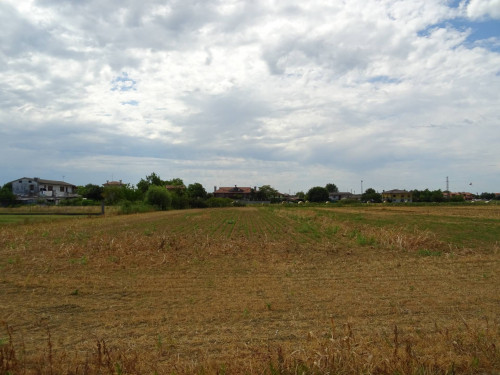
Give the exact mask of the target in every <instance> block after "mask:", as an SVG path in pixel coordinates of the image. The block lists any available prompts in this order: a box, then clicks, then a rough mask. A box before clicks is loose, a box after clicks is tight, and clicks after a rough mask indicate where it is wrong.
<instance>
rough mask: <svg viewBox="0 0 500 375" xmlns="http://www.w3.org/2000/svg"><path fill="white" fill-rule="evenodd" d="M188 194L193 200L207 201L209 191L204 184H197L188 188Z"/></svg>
mask: <svg viewBox="0 0 500 375" xmlns="http://www.w3.org/2000/svg"><path fill="white" fill-rule="evenodd" d="M187 194H188V196H189V198H191V199H206V197H207V191H206V190H205V188H204V187H203V185H202V184H200V183H198V182H195V183H194V184H189V185H188V187H187Z"/></svg>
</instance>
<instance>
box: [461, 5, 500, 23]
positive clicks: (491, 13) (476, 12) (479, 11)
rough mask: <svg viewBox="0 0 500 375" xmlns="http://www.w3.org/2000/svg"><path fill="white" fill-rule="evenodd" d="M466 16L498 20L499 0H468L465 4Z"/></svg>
mask: <svg viewBox="0 0 500 375" xmlns="http://www.w3.org/2000/svg"><path fill="white" fill-rule="evenodd" d="M467 16H468V17H470V18H471V19H474V20H477V19H481V18H492V19H496V20H500V0H470V1H469V3H468V4H467Z"/></svg>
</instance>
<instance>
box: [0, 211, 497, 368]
mask: <svg viewBox="0 0 500 375" xmlns="http://www.w3.org/2000/svg"><path fill="white" fill-rule="evenodd" d="M398 209H399V208H398ZM415 209H416V210H417V211H418V209H419V208H412V210H415ZM422 209H424V210H429V208H422ZM339 210H340V211H339ZM436 210H437V208H436ZM469 211H470V210H469ZM361 213H362V214H363V215H367V216H370V217H371V218H372V219H379V218H382V217H385V216H387V215H388V214H389V213H388V212H387V210H386V211H380V212H377V210H372V209H370V210H365V211H362V212H361ZM340 214H345V215H350V214H352V215H354V216H353V217H352V218H350V217H344V216H342V215H340ZM359 214H360V211H356V212H352V213H350V212H348V211H347V210H346V211H342V210H341V209H329V210H319V209H307V208H306V209H285V208H283V209H281V208H279V209H267V208H262V209H255V208H253V209H244V208H243V209H219V210H190V211H177V212H168V213H151V214H142V215H132V216H115V217H106V218H89V219H87V218H85V219H80V220H72V221H67V222H66V223H62V222H56V223H43V224H30V225H25V226H16V227H4V228H1V229H0V230H1V236H0V317H1V318H0V319H1V320H2V321H3V322H4V326H3V330H2V331H0V374H7V373H15V374H23V373H24V374H56V373H57V374H77V373H78V374H98V373H109V374H114V373H117V374H119V373H123V374H134V373H135V374H143V373H155V372H156V373H224V372H226V373H250V374H261V373H283V374H295V373H297V374H300V373H367V374H369V373H373V374H394V373H402V374H413V373H421V374H434V373H495V372H497V373H498V369H499V367H500V358H499V353H498V338H499V333H500V325H499V321H498V318H499V315H498V314H499V312H500V309H499V302H500V300H499V293H498V292H499V289H498V285H499V280H498V274H499V272H498V271H499V259H498V244H497V243H494V242H493V243H490V246H486V247H484V246H482V245H481V247H477V248H474V249H467V251H463V249H462V248H460V246H459V245H458V244H455V243H449V242H447V241H443V240H442V238H440V236H439V233H435V232H432V231H431V230H429V229H425V230H420V229H418V227H416V226H414V225H411V226H409V227H404V226H403V225H402V224H399V225H398V226H393V225H373V224H370V223H369V222H366V221H360V220H357V218H358V217H357V216H356V215H359ZM392 214H394V212H393V213H392ZM397 214H398V215H409V216H411V217H412V218H415V217H417V218H418V216H419V215H422V214H421V212H412V213H406V214H403V213H397ZM465 214H466V213H462V214H461V215H465ZM470 214H471V216H474V215H478V214H477V213H475V212H472V211H470ZM339 215H340V216H342V219H339V217H340V216H339ZM448 215H450V213H449V212H448V211H447V210H443V211H442V212H441V215H438V214H437V213H436V211H433V213H432V214H431V215H429V214H425V215H422V216H423V217H425V218H426V220H428V218H429V217H436V220H443V218H444V219H446V217H447V216H448ZM481 215H482V217H488V216H487V215H485V214H484V213H481ZM455 216H456V215H455ZM464 218H467V217H466V216H464ZM491 218H492V220H497V219H495V216H494V214H493V215H492V217H491ZM351 219H352V220H351ZM495 225H496V226H495V228H496V230H498V228H499V226H500V224H499V223H498V220H497V221H496V224H495ZM422 250H426V251H428V253H426V252H422Z"/></svg>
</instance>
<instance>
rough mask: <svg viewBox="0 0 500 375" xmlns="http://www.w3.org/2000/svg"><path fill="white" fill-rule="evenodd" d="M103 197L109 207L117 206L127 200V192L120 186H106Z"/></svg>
mask: <svg viewBox="0 0 500 375" xmlns="http://www.w3.org/2000/svg"><path fill="white" fill-rule="evenodd" d="M102 196H103V197H104V202H105V203H106V204H108V205H113V204H117V203H119V202H121V201H123V200H125V192H124V191H123V189H122V188H121V187H120V186H106V187H104V188H103V192H102Z"/></svg>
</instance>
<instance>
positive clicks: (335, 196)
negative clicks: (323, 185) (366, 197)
mask: <svg viewBox="0 0 500 375" xmlns="http://www.w3.org/2000/svg"><path fill="white" fill-rule="evenodd" d="M329 197H330V200H331V201H333V202H337V201H340V200H342V199H356V197H355V196H354V194H353V193H349V192H346V191H344V192H342V191H336V192H333V193H330V194H329Z"/></svg>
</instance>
